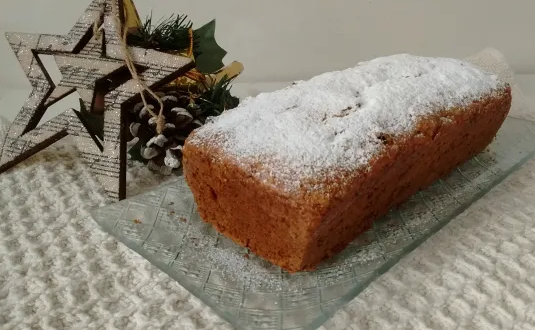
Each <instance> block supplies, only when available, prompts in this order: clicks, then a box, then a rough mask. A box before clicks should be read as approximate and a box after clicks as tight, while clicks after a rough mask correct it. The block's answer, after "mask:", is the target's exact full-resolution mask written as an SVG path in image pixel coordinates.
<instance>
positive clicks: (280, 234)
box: [184, 87, 511, 272]
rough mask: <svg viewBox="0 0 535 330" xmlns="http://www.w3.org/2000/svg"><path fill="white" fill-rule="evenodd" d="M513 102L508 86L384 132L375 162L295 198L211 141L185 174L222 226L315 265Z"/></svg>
mask: <svg viewBox="0 0 535 330" xmlns="http://www.w3.org/2000/svg"><path fill="white" fill-rule="evenodd" d="M510 105H511V91H510V89H509V88H508V87H507V88H506V89H504V90H503V91H502V92H497V93H494V94H493V95H490V96H487V97H484V98H482V99H481V100H480V101H477V102H473V103H472V104H471V105H469V106H467V107H465V108H463V109H447V110H445V111H443V112H439V113H435V114H432V115H430V116H428V117H426V118H425V119H422V120H420V121H419V123H418V125H417V128H416V129H415V130H414V131H413V132H411V133H410V134H406V135H405V136H403V137H399V136H398V137H396V138H391V137H389V136H382V137H380V138H381V139H382V140H383V143H384V144H385V148H384V149H383V151H382V152H381V153H380V154H379V155H378V156H376V157H374V158H373V160H372V161H371V162H370V166H369V168H368V169H363V170H360V171H358V172H355V173H351V177H352V179H351V180H349V182H348V181H347V176H346V177H345V179H344V182H345V183H344V184H341V182H331V183H327V184H326V187H332V189H330V190H331V191H324V192H322V193H314V194H310V195H306V194H305V195H297V196H295V198H291V197H289V196H288V195H287V194H286V193H284V192H282V191H279V190H277V189H276V188H275V187H274V186H272V185H266V184H265V183H262V182H260V181H259V180H258V179H256V178H254V177H253V176H252V175H251V173H249V172H247V171H246V170H244V167H242V166H239V165H236V163H235V162H232V161H228V160H225V158H224V156H222V155H221V153H220V152H217V150H216V149H217V148H216V147H214V146H209V145H208V146H207V145H204V146H203V145H201V146H199V145H197V144H190V143H186V145H185V148H184V174H185V177H186V180H187V182H188V184H189V185H190V187H191V189H192V191H193V194H194V196H195V200H196V202H197V204H198V210H199V213H200V215H201V217H202V218H203V219H204V220H205V221H207V222H209V223H211V224H213V225H214V226H215V227H216V229H217V230H218V231H220V232H221V233H223V234H224V235H226V236H227V237H230V238H231V239H233V240H234V241H235V242H237V243H238V244H240V245H242V246H245V247H248V248H249V249H250V250H251V251H252V252H254V253H256V254H257V255H259V256H261V257H263V258H265V259H267V260H269V261H271V262H273V263H274V264H277V265H279V266H281V267H282V268H283V269H285V270H287V271H290V272H295V271H300V270H310V269H313V268H314V267H316V266H317V264H318V263H320V262H321V261H323V260H325V259H326V258H328V257H330V256H332V255H334V254H335V253H337V252H339V251H341V250H342V249H343V248H345V247H346V246H347V244H349V243H350V242H351V241H352V240H353V239H355V238H356V237H357V236H358V235H359V234H360V233H362V232H363V231H365V230H367V229H368V228H369V227H370V226H371V224H372V223H373V221H374V220H375V219H377V217H379V216H381V215H383V214H385V213H386V212H387V210H388V209H389V208H391V207H392V206H395V205H397V204H399V203H401V202H402V201H404V200H406V199H407V198H408V197H410V196H411V195H413V194H414V193H416V192H417V191H418V190H419V189H422V188H425V187H427V186H428V185H430V184H431V183H432V182H433V181H435V180H437V179H438V178H440V177H442V176H444V175H446V174H448V173H449V172H450V171H451V170H453V169H454V168H455V167H456V166H458V165H459V164H461V163H463V162H465V161H466V160H468V159H469V158H471V157H472V156H474V155H475V154H477V153H479V152H481V151H483V150H484V149H485V148H486V147H487V146H488V144H489V143H490V142H491V141H492V139H493V138H494V136H495V135H496V133H497V131H498V129H499V128H500V126H501V125H502V123H503V121H504V119H505V117H506V116H507V114H508V111H509V109H510ZM190 138H191V137H190ZM346 175H348V174H346ZM342 176H343V175H342V174H341V177H342ZM322 196H324V197H323V198H322Z"/></svg>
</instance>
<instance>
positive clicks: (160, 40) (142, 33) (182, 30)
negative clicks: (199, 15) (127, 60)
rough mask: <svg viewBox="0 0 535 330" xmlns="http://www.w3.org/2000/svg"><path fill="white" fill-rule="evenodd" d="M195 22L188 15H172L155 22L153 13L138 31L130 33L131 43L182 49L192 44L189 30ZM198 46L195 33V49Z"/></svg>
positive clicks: (128, 39)
mask: <svg viewBox="0 0 535 330" xmlns="http://www.w3.org/2000/svg"><path fill="white" fill-rule="evenodd" d="M192 26H193V23H192V22H191V21H190V20H188V16H187V15H176V16H175V15H171V16H170V17H169V18H166V19H163V20H160V21H159V22H157V23H156V24H153V19H152V13H151V15H150V16H147V18H146V19H145V22H144V23H143V25H142V26H141V27H140V28H139V30H138V31H136V32H135V33H132V34H130V35H128V38H127V42H128V44H129V45H134V46H139V47H144V48H149V49H157V50H160V51H181V50H185V49H188V48H189V46H190V40H189V34H188V30H189V29H190V28H191V27H192ZM196 48H198V38H197V36H196V34H195V32H194V33H193V50H194V52H195V51H196Z"/></svg>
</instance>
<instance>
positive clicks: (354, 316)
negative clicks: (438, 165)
mask: <svg viewBox="0 0 535 330" xmlns="http://www.w3.org/2000/svg"><path fill="white" fill-rule="evenodd" d="M475 59H476V60H477V62H478V63H482V64H484V65H487V66H489V65H490V67H491V68H492V69H494V70H496V71H500V74H501V75H502V76H504V77H506V78H507V79H508V80H509V81H511V82H512V80H511V79H512V75H510V71H509V70H508V68H507V66H506V65H505V64H504V63H505V62H503V59H502V58H500V56H499V54H497V53H496V52H493V51H486V52H484V53H482V54H479V55H478V56H477V57H476V58H475ZM513 87H514V91H513V93H514V95H515V96H516V97H515V105H514V109H513V114H515V115H525V116H533V114H535V113H533V114H532V113H529V112H528V111H527V110H529V109H528V103H527V100H525V99H523V98H522V97H521V95H520V92H519V90H518V89H517V88H516V86H515V85H514V84H513ZM5 124H6V123H5V121H0V136H3V133H2V132H4V131H5ZM164 180H166V178H162V177H158V176H155V175H154V174H152V173H150V172H149V171H148V170H147V169H145V168H144V167H140V166H132V167H131V168H130V170H129V173H128V181H129V187H128V193H129V195H134V194H137V193H139V192H142V191H145V190H147V189H151V188H153V187H155V186H157V185H158V184H159V183H160V182H163V181H164ZM105 203H106V199H105V194H104V192H103V191H102V189H100V188H99V186H98V184H97V183H96V182H95V180H93V178H92V177H91V175H90V173H89V172H88V171H87V169H86V168H85V167H84V165H83V164H82V163H81V162H80V161H79V160H78V159H77V158H76V151H75V149H73V148H72V147H71V146H70V145H69V144H68V143H66V142H63V143H61V144H59V145H56V146H54V147H51V148H49V149H47V150H46V151H43V152H41V153H39V154H38V155H36V156H34V157H32V158H31V159H29V160H27V161H25V162H24V163H22V164H20V165H19V166H17V167H16V168H13V169H11V170H10V171H8V172H6V173H4V174H1V175H0V329H231V327H230V326H229V325H228V324H227V323H226V322H224V321H222V320H221V319H220V318H219V317H217V316H216V315H215V314H214V313H213V312H211V310H210V309H209V308H208V307H206V306H205V305H204V304H203V303H201V302H200V301H199V300H198V299H196V298H195V297H193V296H192V295H191V294H189V293H188V292H187V291H186V290H185V289H183V288H182V287H181V286H180V285H178V284H177V283H176V282H175V281H173V280H172V279H170V278H168V277H167V276H166V275H165V274H163V273H162V272H160V271H159V270H158V269H156V268H155V267H153V266H151V264H149V263H148V262H147V261H146V260H144V259H143V258H142V257H140V256H138V255H137V254H136V253H134V252H132V251H130V250H129V249H128V248H126V247H125V246H123V245H122V244H119V243H118V242H117V241H116V240H115V239H114V238H113V237H111V236H109V235H107V234H105V233H104V232H103V231H102V230H101V229H100V227H99V226H98V225H97V224H96V223H95V222H94V221H92V220H91V219H90V217H89V211H90V210H91V209H93V208H95V207H98V206H101V205H104V204H105ZM534 274H535V161H531V162H529V163H528V164H526V165H525V166H523V168H522V169H520V170H519V171H518V172H516V173H515V174H513V175H512V176H511V177H509V178H508V179H507V180H506V181H505V182H503V183H502V184H500V185H499V186H498V187H496V188H495V189H493V190H492V191H491V192H490V193H488V194H487V195H486V196H485V197H484V198H482V199H481V200H479V201H478V202H477V203H475V204H474V205H473V206H472V207H470V208H469V209H468V210H467V211H466V212H464V213H463V214H462V215H460V216H459V217H457V218H456V219H454V220H453V221H452V222H451V223H450V224H449V225H447V226H446V227H445V228H444V229H442V230H441V231H440V232H439V233H437V234H436V235H434V236H433V237H432V238H430V239H429V240H428V241H427V242H425V243H424V244H422V245H421V246H420V247H419V248H418V249H416V250H415V251H414V252H412V253H411V254H410V255H408V256H407V257H405V258H404V259H402V260H401V261H400V262H399V263H398V264H397V265H396V266H395V267H394V268H393V269H391V270H390V271H389V272H387V273H386V274H385V275H383V276H382V277H381V278H379V279H378V280H376V281H375V282H373V283H372V284H371V285H370V286H369V287H368V288H367V289H366V290H365V291H364V292H363V293H361V294H360V295H359V296H358V297H357V298H356V299H354V300H353V301H352V302H351V303H349V304H348V305H347V306H346V307H345V308H343V309H342V310H341V311H339V312H338V313H337V314H336V315H335V317H334V318H333V319H331V320H330V321H329V322H328V323H327V324H326V325H325V326H324V328H325V329H535V276H534Z"/></svg>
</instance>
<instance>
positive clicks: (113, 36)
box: [0, 0, 194, 200]
mask: <svg viewBox="0 0 535 330" xmlns="http://www.w3.org/2000/svg"><path fill="white" fill-rule="evenodd" d="M116 1H123V0H93V1H92V2H91V4H90V5H89V7H88V8H87V9H86V11H85V12H84V14H83V15H82V16H81V17H80V19H79V20H78V22H76V24H75V25H74V27H73V28H72V29H71V31H70V32H69V33H68V34H67V35H65V36H59V35H47V34H27V33H6V38H7V40H8V42H9V44H10V45H11V48H12V49H13V52H14V53H15V55H16V56H17V59H18V60H19V62H20V64H21V66H22V69H23V70H24V73H25V74H26V76H27V77H28V80H29V81H30V83H31V86H32V91H31V93H30V95H29V97H28V99H27V100H26V102H25V103H24V106H23V107H22V109H21V110H20V112H19V113H18V115H17V117H16V119H15V121H14V122H13V124H12V125H11V127H10V128H9V130H8V133H7V136H6V138H5V141H4V145H3V146H2V148H1V149H0V173H1V172H3V171H6V170H7V169H9V168H11V167H12V166H14V165H16V164H18V163H19V162H21V161H23V160H24V159H26V158H28V157H30V156H31V155H33V154H35V153H37V152H38V151H40V150H42V149H44V148H46V147H48V146H49V145H51V144H53V143H55V142H56V141H58V140H60V139H62V138H64V137H66V136H68V135H69V136H72V137H73V140H74V141H75V143H76V145H77V147H78V149H79V150H80V157H81V158H82V159H83V160H84V161H85V162H86V163H87V164H88V166H89V168H90V170H91V171H92V172H93V174H94V176H95V178H96V179H97V180H98V181H99V182H100V184H101V185H102V186H103V188H104V189H105V190H106V193H107V194H108V196H109V198H110V199H111V200H119V199H124V198H125V197H126V143H127V141H126V139H125V138H124V137H123V129H124V127H125V125H124V124H125V123H124V120H123V118H122V116H121V113H122V107H123V106H124V104H125V103H127V104H129V103H131V102H134V101H135V100H137V98H139V89H138V84H137V83H136V82H135V81H134V80H132V77H131V75H130V73H129V72H128V70H127V69H126V65H125V62H124V54H123V51H122V48H121V45H120V42H119V39H118V38H117V32H116V31H117V28H118V27H117V26H116V25H117V24H116V18H115V17H114V13H113V11H112V8H113V6H115V5H117V4H118V3H115V2H116ZM120 5H121V7H120V8H122V3H120ZM119 12H122V11H119ZM120 19H122V17H120ZM95 22H101V23H102V24H101V25H100V26H99V29H100V31H101V33H100V36H97V37H95V36H94V35H93V25H94V24H95ZM129 49H130V53H131V55H132V58H133V60H134V64H135V66H136V68H138V73H139V76H140V78H141V79H142V80H143V81H144V82H145V83H146V84H147V85H148V86H149V87H151V88H156V87H158V86H162V85H165V84H166V83H168V82H171V81H172V80H173V79H175V78H176V77H178V76H180V75H182V74H183V73H185V72H187V71H189V70H190V69H191V68H193V67H194V63H193V61H192V60H191V59H189V58H187V57H182V56H177V55H171V54H166V53H162V52H159V51H156V50H152V49H143V48H138V47H129ZM40 54H45V55H52V56H54V59H55V61H56V63H57V64H58V67H59V70H60V72H61V74H62V79H61V81H60V82H59V83H58V85H57V86H55V85H54V83H53V82H52V80H51V79H50V77H49V75H48V73H47V71H46V68H45V67H44V66H43V64H42V62H41V60H40V58H39V55H40ZM73 92H77V93H78V94H79V95H80V109H79V110H78V111H77V110H73V109H70V110H67V111H65V112H64V113H62V114H60V115H58V116H56V117H54V118H53V119H51V120H49V121H47V122H45V123H44V124H42V125H39V126H38V124H39V121H40V119H41V118H42V116H43V114H44V113H45V112H46V110H47V108H48V107H49V106H51V105H52V104H54V103H55V102H57V101H59V100H61V99H62V98H64V97H66V96H67V95H69V94H71V93H73Z"/></svg>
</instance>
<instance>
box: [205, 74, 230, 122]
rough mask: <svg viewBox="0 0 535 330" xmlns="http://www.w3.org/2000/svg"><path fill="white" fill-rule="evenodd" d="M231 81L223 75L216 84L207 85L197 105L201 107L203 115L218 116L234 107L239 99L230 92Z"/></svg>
mask: <svg viewBox="0 0 535 330" xmlns="http://www.w3.org/2000/svg"><path fill="white" fill-rule="evenodd" d="M231 82H232V79H229V78H228V77H227V76H224V77H223V78H222V79H221V80H220V81H218V82H217V83H216V84H214V85H213V86H210V87H208V89H207V90H206V91H204V93H203V94H202V95H201V96H200V97H199V99H198V101H197V105H198V106H199V107H200V108H201V110H202V113H203V114H204V116H205V117H210V116H219V115H220V114H221V113H222V112H223V111H225V110H228V109H232V108H235V107H236V106H237V105H238V103H239V99H238V98H237V97H234V96H232V94H231V93H230V89H231V88H232V86H231V84H230V83H231Z"/></svg>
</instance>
